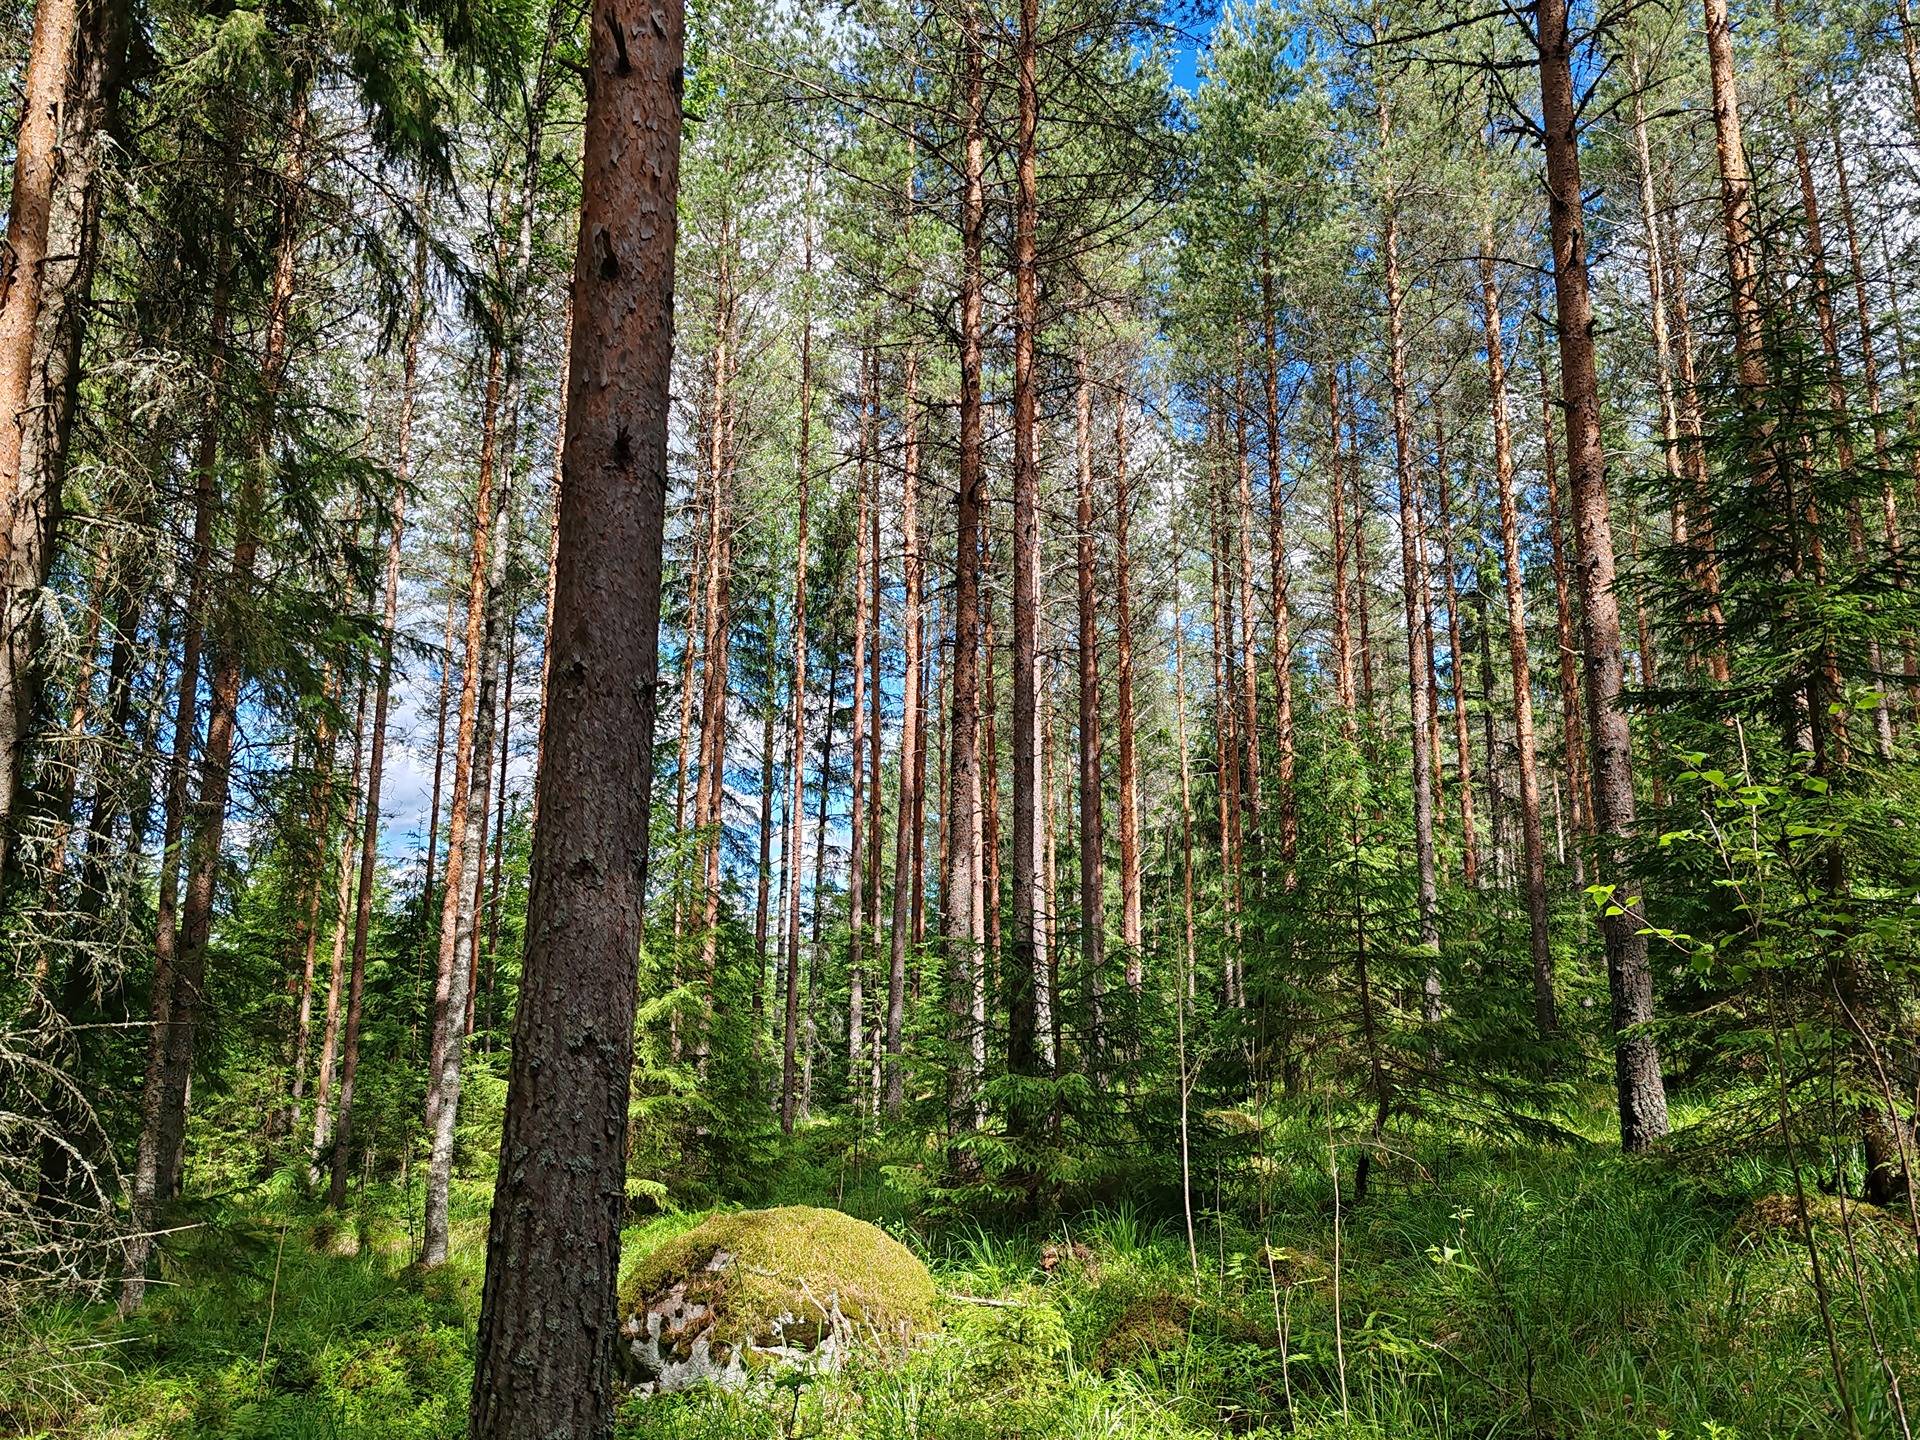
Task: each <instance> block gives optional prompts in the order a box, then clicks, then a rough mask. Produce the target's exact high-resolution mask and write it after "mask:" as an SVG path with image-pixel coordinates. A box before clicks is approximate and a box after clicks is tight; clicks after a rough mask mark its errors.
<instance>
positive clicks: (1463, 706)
mask: <svg viewBox="0 0 1920 1440" xmlns="http://www.w3.org/2000/svg"><path fill="white" fill-rule="evenodd" d="M1439 423H1440V422H1439V421H1438V419H1437V418H1436V420H1435V422H1434V439H1435V441H1436V445H1437V453H1438V455H1439V458H1440V464H1439V482H1440V484H1439V490H1438V492H1437V493H1436V495H1435V497H1434V498H1435V504H1436V506H1437V507H1438V509H1439V515H1438V517H1437V518H1438V519H1439V521H1440V565H1441V568H1442V571H1443V572H1444V573H1443V574H1442V577H1441V580H1442V586H1443V589H1444V591H1445V593H1446V597H1447V670H1448V673H1449V679H1450V680H1451V682H1452V686H1451V688H1452V690H1453V755H1454V769H1455V770H1456V771H1458V772H1459V776H1460V858H1461V868H1462V871H1463V872H1464V877H1465V879H1466V882H1467V888H1468V889H1469V890H1471V889H1473V888H1474V887H1475V886H1476V885H1478V884H1479V883H1480V837H1479V836H1478V835H1476V834H1475V833H1474V824H1473V750H1472V747H1471V745H1470V743H1469V742H1470V740H1471V731H1470V727H1469V724H1468V718H1467V666H1466V654H1467V652H1466V650H1465V649H1464V648H1463V647H1462V646H1461V644H1460V586H1459V583H1458V581H1457V580H1456V579H1455V578H1454V564H1453V495H1452V481H1451V478H1450V477H1449V476H1448V474H1447V451H1446V444H1445V437H1444V435H1443V434H1442V433H1441V431H1440V429H1439Z"/></svg>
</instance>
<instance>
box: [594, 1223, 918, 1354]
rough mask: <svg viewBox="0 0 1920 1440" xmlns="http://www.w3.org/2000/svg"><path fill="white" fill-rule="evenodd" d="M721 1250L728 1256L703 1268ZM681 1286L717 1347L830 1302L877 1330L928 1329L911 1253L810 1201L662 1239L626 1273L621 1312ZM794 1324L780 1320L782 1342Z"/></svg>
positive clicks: (801, 1317)
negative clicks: (702, 1310)
mask: <svg viewBox="0 0 1920 1440" xmlns="http://www.w3.org/2000/svg"><path fill="white" fill-rule="evenodd" d="M721 1252H725V1253H726V1254H727V1255H729V1256H731V1257H732V1260H731V1263H728V1264H726V1265H724V1266H723V1267H722V1268H717V1269H716V1268H709V1267H710V1266H711V1265H712V1263H713V1260H714V1257H715V1256H716V1255H717V1254H719V1253H721ZM681 1283H684V1284H685V1285H686V1287H687V1289H686V1294H687V1298H688V1299H689V1300H691V1301H697V1302H699V1303H700V1304H703V1305H706V1306H709V1307H710V1308H711V1309H712V1310H713V1312H714V1325H713V1339H714V1341H715V1342H716V1345H718V1344H725V1345H739V1344H742V1343H744V1342H745V1341H747V1340H749V1339H753V1338H755V1337H758V1336H762V1335H764V1334H766V1333H767V1331H768V1330H769V1329H770V1328H771V1327H772V1326H773V1324H774V1322H775V1321H777V1320H779V1319H780V1317H781V1316H783V1315H789V1316H793V1317H795V1319H796V1320H798V1321H799V1322H800V1324H801V1325H802V1326H804V1324H805V1323H806V1322H807V1321H808V1320H809V1319H811V1318H813V1317H817V1316H820V1315H821V1313H822V1311H823V1309H824V1308H825V1307H826V1306H827V1305H829V1304H830V1303H834V1302H837V1303H838V1305H839V1308H840V1312H841V1313H842V1314H843V1315H845V1316H846V1317H847V1319H849V1320H851V1321H853V1322H854V1323H855V1324H856V1325H857V1326H859V1327H860V1328H862V1329H863V1330H867V1331H871V1332H874V1333H876V1334H880V1335H888V1336H892V1335H912V1334H914V1333H916V1332H919V1331H922V1330H927V1329H931V1328H933V1326H934V1318H933V1304H934V1290H933V1278H932V1277H931V1276H930V1275H929V1274H928V1273H927V1267H926V1266H925V1265H923V1264H921V1263H920V1261H919V1260H918V1259H917V1258H915V1256H914V1254H913V1252H912V1251H910V1250H908V1249H907V1247H906V1246H904V1245H902V1244H901V1243H900V1242H899V1241H898V1240H895V1239H894V1238H893V1237H892V1236H890V1235H888V1234H887V1233H886V1232H885V1231H884V1230H881V1229H879V1228H878V1227H876V1226H873V1225H869V1224H867V1223H866V1221H864V1220H856V1219H854V1218H853V1217H852V1216H851V1215H846V1214H842V1213H841V1212H840V1211H838V1210H825V1209H817V1208H815V1207H813V1206H810V1205H783V1206H781V1207H779V1208H778V1209H773V1210H739V1211H735V1212H733V1213H731V1214H726V1215H715V1216H713V1217H711V1218H710V1219H708V1220H706V1221H703V1222H702V1223H701V1224H700V1225H698V1226H696V1227H695V1228H694V1229H692V1230H690V1231H688V1232H687V1233H686V1234H685V1235H682V1236H680V1237H679V1238H677V1239H674V1240H669V1241H668V1242H667V1243H666V1244H664V1245H662V1246H661V1247H660V1248H659V1249H658V1250H655V1251H654V1252H653V1253H652V1254H651V1255H648V1256H647V1257H646V1258H645V1259H643V1260H641V1261H640V1262H639V1263H638V1264H637V1265H636V1266H635V1267H634V1269H633V1272H632V1273H631V1274H630V1275H629V1276H628V1277H627V1280H626V1283H625V1284H624V1285H623V1286H622V1287H621V1300H622V1313H624V1314H634V1313H636V1312H637V1311H639V1310H641V1309H643V1308H644V1307H645V1305H646V1304H647V1302H648V1301H649V1300H651V1299H653V1298H655V1297H658V1296H660V1295H662V1294H664V1293H665V1292H666V1291H668V1290H670V1289H671V1288H672V1287H673V1286H674V1285H676V1284H681ZM798 1328H799V1327H796V1325H794V1324H792V1323H789V1324H788V1325H787V1327H786V1333H787V1335H788V1337H789V1342H788V1343H794V1339H793V1337H795V1336H796V1334H797V1333H798Z"/></svg>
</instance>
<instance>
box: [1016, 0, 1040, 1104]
mask: <svg viewBox="0 0 1920 1440" xmlns="http://www.w3.org/2000/svg"><path fill="white" fill-rule="evenodd" d="M1039 28H1040V3H1039V0H1020V28H1019V34H1018V36H1017V38H1016V41H1015V65H1016V69H1017V71H1018V82H1019V83H1018V88H1019V101H1018V122H1017V126H1016V157H1015V169H1016V186H1015V197H1014V207H1013V208H1014V213H1013V276H1014V314H1013V714H1012V726H1013V949H1012V955H1011V957H1010V958H1011V967H1012V968H1011V974H1010V977H1009V979H1010V983H1009V986H1008V1010H1007V1013H1008V1022H1009V1030H1008V1036H1007V1068H1008V1069H1009V1070H1011V1071H1012V1072H1013V1073H1014V1074H1015V1075H1029V1074H1032V1073H1034V1072H1035V1070H1036V1069H1037V1066H1038V1061H1039V1052H1040V1044H1039V1033H1040V1028H1041V1027H1040V1026H1039V1023H1038V1020H1039V1014H1038V1012H1039V1003H1038V1001H1039V992H1040V990H1041V988H1042V987H1043V985H1044V983H1045V982H1044V980H1043V978H1042V977H1043V976H1044V975H1045V973H1046V937H1045V935H1044V933H1043V926H1044V925H1045V923H1046V907H1047V897H1046V895H1045V893H1044V892H1045V877H1044V875H1043V874H1042V866H1043V864H1044V861H1045V857H1044V855H1043V854H1042V853H1041V852H1042V835H1041V824H1040V792H1041V776H1040V694H1039V681H1040V657H1039V632H1038V625H1037V622H1038V616H1039V609H1040V603H1041V594H1040V459H1039V455H1038V454H1037V453H1036V449H1035V447H1036V443H1037V441H1038V439H1039V435H1038V419H1037V407H1038V399H1039V384H1038V376H1037V375H1036V374H1035V369H1034V342H1035V338H1036V336H1037V334H1038V331H1039V327H1040V275H1039V261H1038V252H1037V231H1038V227H1039V216H1040V200H1039V173H1038V150H1039V146H1038V138H1037V131H1038V126H1039V120H1040V82H1039V71H1038V50H1039Z"/></svg>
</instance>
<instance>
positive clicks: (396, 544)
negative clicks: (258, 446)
mask: <svg viewBox="0 0 1920 1440" xmlns="http://www.w3.org/2000/svg"><path fill="white" fill-rule="evenodd" d="M426 283H427V234H426V231H425V229H422V230H420V231H419V233H418V234H417V235H416V236H415V237H414V248H413V303H412V307H411V311H410V314H409V318H408V324H407V342H406V358H405V361H404V362H403V365H404V368H403V372H402V377H401V382H400V427H399V434H398V437H397V442H396V446H395V451H396V453H395V465H394V471H395V484H394V487H393V500H392V502H391V506H390V508H389V510H388V520H387V525H388V530H387V570H386V581H385V587H384V589H383V591H382V598H381V610H380V660H379V671H378V675H377V678H376V680H375V682H374V692H373V694H374V700H373V741H372V746H373V748H372V752H371V753H370V754H369V755H368V757H367V798H366V826H365V829H364V831H363V833H362V835H361V840H360V887H359V896H358V899H357V901H356V902H355V905H354V916H353V972H352V975H351V977H350V978H349V979H348V982H347V1030H346V1038H345V1050H344V1054H343V1056H342V1058H341V1062H340V1107H339V1119H338V1120H337V1121H336V1122H335V1131H334V1138H333V1164H332V1166H331V1174H330V1175H329V1177H328V1185H327V1203H328V1204H329V1205H330V1206H332V1207H333V1208H334V1209H335V1210H339V1209H340V1208H342V1206H344V1205H345V1204H346V1199H347V1158H348V1156H349V1155H350V1154H351V1153H352V1148H353V1085H354V1080H355V1078H356V1077H357V1076H358V1074H359V1070H360V1017H361V1009H362V1006H363V1004H364V1003H365V999H366V976H367V944H368V939H369V936H370V934H371V932H372V929H373V885H374V873H375V867H376V866H377V865H378V863H379V858H380V781H381V778H382V776H383V775H384V773H385V769H386V761H387V703H388V700H389V697H390V694H391V691H392V687H393V639H394V628H395V624H396V622H397V621H398V619H399V613H400V542H401V540H402V538H403V537H404V536H405V534H406V529H407V488H408V486H409V485H410V484H411V482H412V476H413V416H414V387H415V382H416V380H417V378H418V375H419V371H420V331H421V329H422V328H423V322H424V319H425V312H426ZM505 770H506V766H505V761H504V760H503V761H502V764H501V773H502V775H503V777H504V775H505ZM498 884H499V882H498V873H497V871H496V878H495V888H496V890H497V889H498Z"/></svg>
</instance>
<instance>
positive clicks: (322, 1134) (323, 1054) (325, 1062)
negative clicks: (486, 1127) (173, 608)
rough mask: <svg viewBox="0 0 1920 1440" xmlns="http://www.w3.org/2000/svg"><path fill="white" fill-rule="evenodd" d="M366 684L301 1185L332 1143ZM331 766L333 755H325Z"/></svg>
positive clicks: (356, 725) (315, 1178)
mask: <svg viewBox="0 0 1920 1440" xmlns="http://www.w3.org/2000/svg"><path fill="white" fill-rule="evenodd" d="M366 735H367V682H366V680H365V679H364V678H363V679H362V680H361V681H360V694H359V699H358V700H357V701H356V702H355V704H354V710H353V748H352V750H351V751H350V752H349V753H350V755H351V757H352V759H351V761H350V768H349V770H348V776H347V814H346V823H345V824H344V825H343V826H342V827H341V830H340V856H339V859H338V860H337V861H335V862H334V875H335V877H336V879H335V888H334V900H333V962H332V964H331V965H329V966H328V968H327V1018H326V1023H325V1024H324V1025H323V1026H322V1027H321V1031H320V1074H319V1078H318V1079H317V1080H316V1081H315V1082H314V1086H313V1141H312V1144H311V1145H310V1146H309V1147H308V1151H307V1183H308V1184H309V1185H318V1184H319V1183H320V1166H321V1163H322V1162H323V1161H324V1160H325V1159H326V1157H327V1155H328V1153H329V1151H330V1149H331V1147H332V1145H333V1100H334V1097H333V1081H334V1067H335V1066H337V1065H338V1064H339V1063H340V1020H341V1017H342V1014H343V1013H344V1012H343V1011H342V1009H341V1006H342V1003H343V1002H344V1000H345V999H346V969H347V936H348V935H349V933H351V932H350V927H349V925H348V920H347V917H348V915H349V913H350V912H351V911H352V910H353V908H354V902H353V882H354V876H355V874H356V869H355V866H354V861H355V859H357V858H358V856H359V844H358V841H359V839H360V835H359V827H360V785H361V777H362V775H363V774H364V773H365V772H364V770H363V767H364V765H365V764H366V743H365V742H366ZM327 763H329V764H332V763H333V757H332V756H331V755H330V756H328V757H327Z"/></svg>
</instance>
